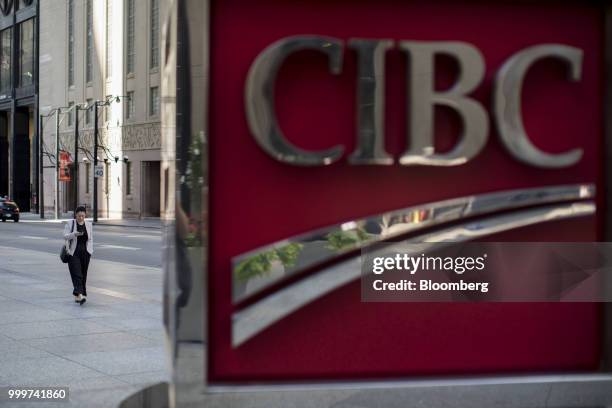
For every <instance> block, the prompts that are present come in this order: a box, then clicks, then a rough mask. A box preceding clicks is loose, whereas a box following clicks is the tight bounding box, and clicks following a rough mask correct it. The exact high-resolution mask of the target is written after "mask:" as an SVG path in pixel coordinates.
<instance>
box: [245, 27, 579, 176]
mask: <svg viewBox="0 0 612 408" xmlns="http://www.w3.org/2000/svg"><path fill="white" fill-rule="evenodd" d="M394 46H395V44H394V41H393V40H389V39H380V40H377V39H351V40H349V41H348V47H349V48H350V49H353V50H355V51H356V53H357V64H358V75H357V81H356V82H357V88H358V101H357V102H358V109H357V123H358V127H357V129H358V130H357V132H358V134H357V143H356V148H355V150H354V151H353V152H352V153H351V154H350V155H349V157H348V161H349V163H351V164H355V165H391V164H393V163H394V158H393V157H391V156H390V155H389V154H388V153H387V152H386V151H385V147H384V146H385V143H384V123H383V122H384V121H383V117H384V102H385V96H384V72H385V53H386V51H387V50H389V49H391V48H392V47H394ZM397 47H399V49H400V50H401V51H402V52H404V53H405V54H406V56H407V57H408V62H409V81H410V94H409V95H408V98H409V106H410V108H409V115H410V117H411V118H413V119H414V120H411V121H410V126H409V129H408V134H407V136H406V140H407V142H408V144H409V146H410V147H409V148H407V149H406V150H405V151H404V153H403V154H402V155H401V157H399V164H400V165H403V166H411V165H425V166H456V165H461V164H464V163H466V162H467V161H469V160H471V159H472V158H474V157H475V156H476V155H478V153H479V152H480V151H481V150H482V148H483V147H484V146H485V144H486V141H487V138H488V135H489V120H488V116H487V111H486V110H485V108H484V107H483V106H482V104H480V102H478V101H477V100H475V99H473V98H470V97H469V96H468V95H469V94H470V93H471V92H472V91H474V90H475V89H476V88H477V87H478V86H479V84H480V83H481V82H482V80H483V78H484V74H485V63H484V58H483V56H482V54H481V53H480V51H479V50H478V48H476V47H475V46H473V45H471V44H468V43H465V42H433V41H431V42H423V41H399V42H398V43H397ZM343 48H344V42H343V41H342V40H340V39H337V38H332V37H322V36H294V37H287V38H283V39H281V40H279V41H277V42H275V43H273V44H271V45H270V46H268V47H267V48H266V49H265V50H263V51H262V52H261V53H260V54H259V55H258V56H257V58H256V59H255V61H254V62H253V64H252V65H251V67H250V70H249V73H248V77H247V81H246V86H245V105H246V106H245V107H246V115H247V121H248V125H249V128H250V131H251V133H252V135H253V136H254V138H255V140H256V141H257V143H258V144H259V146H260V147H261V148H262V149H263V150H264V151H265V152H266V153H267V154H269V155H270V156H271V157H273V158H275V159H276V160H279V161H281V162H284V163H287V164H291V165H297V166H322V165H328V164H331V163H334V162H336V161H338V160H339V159H340V158H341V157H342V155H343V154H344V150H345V148H344V146H341V145H338V146H334V147H331V148H329V149H326V150H320V151H308V150H304V149H301V148H300V147H298V146H295V145H294V144H292V143H291V142H289V141H288V140H287V138H286V137H285V136H284V134H283V132H282V130H281V129H280V127H279V125H278V121H277V119H276V116H275V112H274V82H275V79H276V75H277V72H278V70H279V68H280V67H281V66H282V64H283V62H284V60H285V59H286V58H287V57H288V56H289V55H291V54H292V53H295V52H297V51H300V50H317V51H319V52H322V53H324V54H326V55H327V58H328V60H329V69H330V71H331V72H332V73H333V74H339V73H340V72H341V71H342V55H343ZM436 54H445V55H448V56H450V57H452V58H454V59H455V60H456V61H457V64H458V66H459V77H458V80H457V81H456V82H455V83H454V85H453V86H452V87H451V88H450V89H448V90H445V91H436V90H435V89H434V57H435V55H436ZM582 54H583V52H582V50H580V49H578V48H575V47H571V46H567V45H562V44H541V45H536V46H531V47H528V48H525V49H523V50H520V51H518V52H516V53H515V54H514V55H512V56H511V57H510V58H508V59H507V60H506V61H505V62H504V64H503V65H502V66H501V68H500V69H499V71H498V72H497V73H496V77H495V82H494V86H493V98H492V100H493V109H492V111H493V116H494V117H493V119H494V123H495V125H496V126H497V131H498V132H497V133H498V134H499V137H500V141H501V143H502V145H503V146H504V147H505V149H506V150H507V151H508V152H509V153H510V155H512V156H513V157H514V158H515V159H517V160H519V161H521V162H523V163H525V164H528V165H531V166H536V167H545V168H562V167H568V166H572V165H573V164H575V163H577V162H578V161H579V160H580V158H581V157H582V150H581V149H578V148H576V149H572V150H569V151H566V152H562V153H556V154H552V153H548V152H545V151H543V150H541V149H539V148H538V147H536V146H535V145H534V144H533V143H532V142H531V140H530V138H529V135H528V134H527V133H526V131H525V128H524V125H523V120H522V117H521V93H522V88H523V79H524V78H525V75H526V73H527V72H528V71H529V69H530V67H531V66H532V65H533V64H534V63H535V62H536V61H538V60H540V59H543V58H556V59H559V60H561V61H563V62H565V63H566V64H567V66H568V71H569V80H571V81H579V80H580V78H581V72H582ZM435 105H444V106H447V107H449V108H451V109H454V110H455V111H456V112H457V113H458V114H459V116H460V117H461V120H462V122H463V134H462V135H461V137H460V138H459V141H458V142H457V144H456V145H455V146H454V147H453V149H451V150H450V151H449V152H445V153H436V151H435V148H434V132H433V129H434V117H433V116H434V106H435Z"/></svg>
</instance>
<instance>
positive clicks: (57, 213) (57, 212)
mask: <svg viewBox="0 0 612 408" xmlns="http://www.w3.org/2000/svg"><path fill="white" fill-rule="evenodd" d="M59 114H60V109H59V108H57V110H56V111H55V219H56V220H57V219H59V197H60V193H59V186H60V182H59V151H60V148H59V123H60V122H59Z"/></svg>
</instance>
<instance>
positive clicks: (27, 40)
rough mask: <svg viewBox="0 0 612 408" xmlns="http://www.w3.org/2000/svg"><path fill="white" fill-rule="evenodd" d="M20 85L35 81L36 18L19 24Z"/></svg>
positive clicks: (30, 83)
mask: <svg viewBox="0 0 612 408" xmlns="http://www.w3.org/2000/svg"><path fill="white" fill-rule="evenodd" d="M19 51H20V52H19V86H20V87H24V86H28V85H32V84H33V83H34V19H33V18H31V19H29V20H26V21H24V22H23V23H21V24H20V25H19Z"/></svg>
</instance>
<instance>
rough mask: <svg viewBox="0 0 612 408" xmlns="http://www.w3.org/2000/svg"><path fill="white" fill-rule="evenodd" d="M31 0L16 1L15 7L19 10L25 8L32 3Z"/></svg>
mask: <svg viewBox="0 0 612 408" xmlns="http://www.w3.org/2000/svg"><path fill="white" fill-rule="evenodd" d="M32 2H33V0H19V2H18V3H17V8H18V9H19V10H21V9H22V8H26V7H28V6H31V5H32Z"/></svg>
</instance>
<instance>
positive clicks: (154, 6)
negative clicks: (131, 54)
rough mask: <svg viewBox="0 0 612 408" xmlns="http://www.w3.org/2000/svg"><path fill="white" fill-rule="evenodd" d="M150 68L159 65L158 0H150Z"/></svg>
mask: <svg viewBox="0 0 612 408" xmlns="http://www.w3.org/2000/svg"><path fill="white" fill-rule="evenodd" d="M150 65H151V69H153V68H157V67H158V66H159V0H151V64H150Z"/></svg>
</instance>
